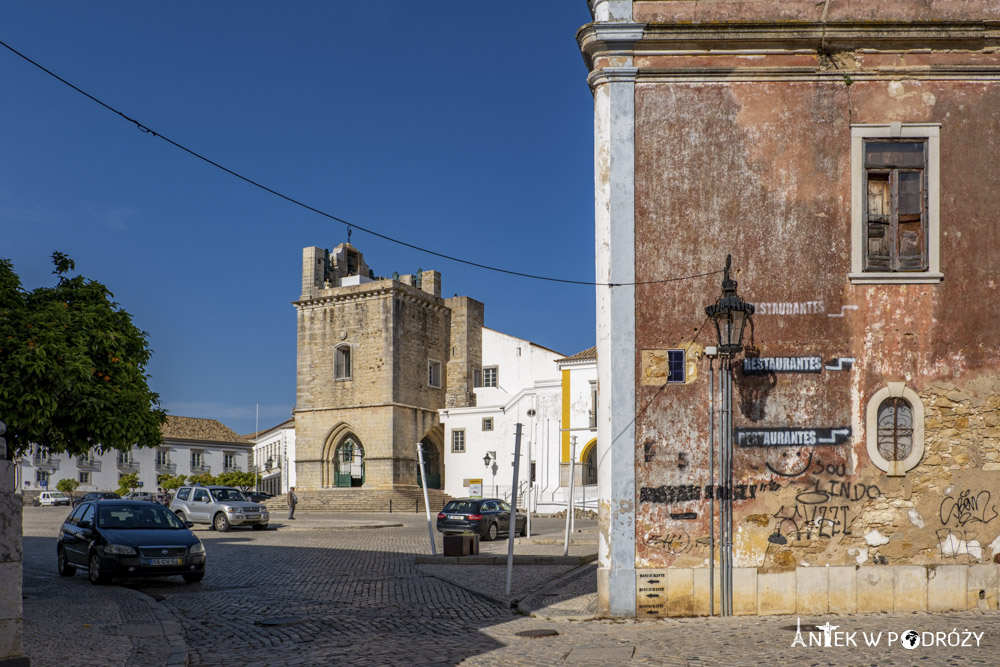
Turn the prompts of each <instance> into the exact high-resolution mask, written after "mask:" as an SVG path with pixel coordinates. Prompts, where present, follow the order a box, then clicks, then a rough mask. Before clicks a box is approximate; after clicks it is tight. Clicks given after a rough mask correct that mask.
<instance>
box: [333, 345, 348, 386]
mask: <svg viewBox="0 0 1000 667" xmlns="http://www.w3.org/2000/svg"><path fill="white" fill-rule="evenodd" d="M333 378H334V379H335V380H350V379H351V346H350V345H338V346H337V349H335V350H334V351H333Z"/></svg>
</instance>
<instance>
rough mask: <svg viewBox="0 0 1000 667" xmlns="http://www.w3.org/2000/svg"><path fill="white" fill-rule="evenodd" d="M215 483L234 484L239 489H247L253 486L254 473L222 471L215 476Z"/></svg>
mask: <svg viewBox="0 0 1000 667" xmlns="http://www.w3.org/2000/svg"><path fill="white" fill-rule="evenodd" d="M215 481H216V484H222V485H224V486H235V487H238V488H239V489H240V490H241V491H249V490H250V489H252V488H253V487H254V481H255V480H254V475H253V473H252V472H224V473H222V474H221V475H219V476H218V477H216V478H215Z"/></svg>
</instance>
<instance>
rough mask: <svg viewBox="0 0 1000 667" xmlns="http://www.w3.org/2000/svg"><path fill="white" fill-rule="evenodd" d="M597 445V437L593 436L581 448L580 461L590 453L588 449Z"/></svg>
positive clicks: (585, 458) (584, 459)
mask: <svg viewBox="0 0 1000 667" xmlns="http://www.w3.org/2000/svg"><path fill="white" fill-rule="evenodd" d="M596 446H597V438H594V439H593V440H591V441H590V442H588V443H587V444H586V445H584V446H583V450H582V451H581V452H580V461H581V462H582V461H586V460H587V457H588V456H589V455H590V450H591V449H592V448H594V447H596Z"/></svg>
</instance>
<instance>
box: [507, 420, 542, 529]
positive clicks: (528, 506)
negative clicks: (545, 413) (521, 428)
mask: <svg viewBox="0 0 1000 667" xmlns="http://www.w3.org/2000/svg"><path fill="white" fill-rule="evenodd" d="M536 435H537V431H536V429H535V418H534V417H532V418H531V437H530V438H528V489H527V496H526V497H525V500H526V502H525V503H524V507H525V513H526V514H527V515H528V516H527V518H526V519H525V520H526V521H527V522H528V525H527V526H525V528H526V529H527V533H528V537H531V498H532V496H533V495H534V494H533V493H532V488H531V487H532V486H534V482H533V480H532V478H531V461H532V458H531V446H532V441H533V440H534V439H535V436H536ZM514 511H515V512H516V511H517V507H515V508H514ZM513 534H514V533H513V531H511V535H512V536H513Z"/></svg>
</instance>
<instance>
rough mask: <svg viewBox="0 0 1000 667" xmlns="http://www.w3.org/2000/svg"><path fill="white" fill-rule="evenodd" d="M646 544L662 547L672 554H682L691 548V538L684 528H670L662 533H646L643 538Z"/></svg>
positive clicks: (656, 547) (657, 547)
mask: <svg viewBox="0 0 1000 667" xmlns="http://www.w3.org/2000/svg"><path fill="white" fill-rule="evenodd" d="M643 542H645V543H646V545H647V546H651V547H653V548H655V549H663V550H664V551H669V552H670V553H672V554H682V553H684V552H685V551H687V550H688V549H690V548H691V538H690V537H688V534H687V532H686V531H684V530H671V531H669V532H666V533H663V534H654V535H648V536H646V537H645V539H643Z"/></svg>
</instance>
